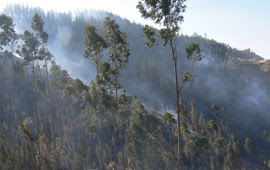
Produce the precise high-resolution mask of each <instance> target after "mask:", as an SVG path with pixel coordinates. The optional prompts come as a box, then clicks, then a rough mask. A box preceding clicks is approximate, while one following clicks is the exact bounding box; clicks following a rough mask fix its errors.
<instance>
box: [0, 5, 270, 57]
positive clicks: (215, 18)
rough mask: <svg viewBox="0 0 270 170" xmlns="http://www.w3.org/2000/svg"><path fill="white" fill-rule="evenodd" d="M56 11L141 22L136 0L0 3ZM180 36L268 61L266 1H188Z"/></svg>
mask: <svg viewBox="0 0 270 170" xmlns="http://www.w3.org/2000/svg"><path fill="white" fill-rule="evenodd" d="M10 3H20V4H25V5H28V6H32V7H41V8H43V9H44V10H56V11H58V12H67V11H75V10H77V9H97V10H105V11H108V12H112V13H115V14H118V15H120V16H122V17H124V18H127V19H129V20H131V21H135V22H138V23H142V24H146V23H149V21H147V20H143V19H142V18H141V16H140V13H139V12H138V10H137V9H136V5H137V3H138V0H0V10H2V9H3V8H4V7H5V6H6V5H7V4H10ZM184 17H185V22H184V23H183V25H182V33H183V34H188V35H192V34H193V33H194V32H196V33H198V34H200V35H203V36H204V34H206V35H207V37H208V38H211V39H215V40H217V41H219V42H224V43H226V44H229V45H231V46H232V47H235V48H238V49H247V48H250V49H251V50H252V51H254V52H256V53H257V54H259V55H261V56H262V57H264V58H268V59H270V0H259V1H258V0H189V1H188V2H187V11H186V13H185V14H184Z"/></svg>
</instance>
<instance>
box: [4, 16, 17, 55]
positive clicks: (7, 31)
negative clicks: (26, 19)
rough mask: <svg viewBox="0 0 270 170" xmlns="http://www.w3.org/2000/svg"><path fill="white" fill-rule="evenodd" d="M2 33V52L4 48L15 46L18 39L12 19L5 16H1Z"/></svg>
mask: <svg viewBox="0 0 270 170" xmlns="http://www.w3.org/2000/svg"><path fill="white" fill-rule="evenodd" d="M1 30H2V31H1ZM0 31H1V32H0V50H2V46H8V45H13V43H14V41H15V40H16V39H17V38H18V37H17V34H16V32H15V29H14V24H13V20H12V18H11V17H9V16H6V15H5V14H1V15H0Z"/></svg>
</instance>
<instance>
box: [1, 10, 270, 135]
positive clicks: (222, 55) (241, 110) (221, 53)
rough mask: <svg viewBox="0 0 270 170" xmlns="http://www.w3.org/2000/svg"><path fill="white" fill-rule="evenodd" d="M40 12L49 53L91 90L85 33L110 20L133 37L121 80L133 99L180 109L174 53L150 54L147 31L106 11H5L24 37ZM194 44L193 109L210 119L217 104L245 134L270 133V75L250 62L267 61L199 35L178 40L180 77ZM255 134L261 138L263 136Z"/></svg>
mask: <svg viewBox="0 0 270 170" xmlns="http://www.w3.org/2000/svg"><path fill="white" fill-rule="evenodd" d="M35 12H37V13H39V14H40V15H41V17H42V18H43V19H44V23H45V24H44V29H45V30H46V31H47V32H48V34H49V37H50V38H49V49H50V50H51V52H52V54H53V55H54V56H55V58H56V63H57V64H60V65H61V66H62V67H63V68H65V69H67V70H68V71H69V73H70V74H71V76H72V77H74V78H80V79H82V80H83V81H84V82H85V84H89V82H90V80H92V79H94V75H95V67H93V66H91V61H90V60H89V59H85V58H84V51H85V45H84V28H85V26H86V25H87V24H89V23H90V24H93V25H95V26H96V28H97V29H98V31H99V32H100V33H101V34H102V33H103V31H104V27H103V21H104V18H105V17H106V16H111V17H112V18H114V19H115V20H116V22H117V23H119V26H120V29H121V30H122V31H123V32H125V33H127V35H128V44H129V48H130V53H131V56H130V57H129V63H128V64H127V66H126V68H125V69H123V70H122V71H121V75H122V76H121V79H120V81H121V82H122V84H123V86H124V88H125V89H126V90H127V93H128V94H130V95H134V96H137V97H138V98H139V99H140V100H141V101H142V102H143V103H144V104H146V106H147V107H148V108H150V109H153V108H155V109H157V110H159V111H161V112H163V108H164V107H163V106H164V104H165V105H167V106H168V107H167V108H168V109H174V108H175V107H174V105H175V103H174V102H175V100H174V98H175V94H174V79H173V69H171V68H172V67H173V63H172V61H171V60H170V59H169V58H168V56H170V55H171V53H170V50H169V48H168V47H165V48H161V47H154V48H152V49H149V48H147V47H146V46H145V42H146V40H145V38H144V37H143V33H142V25H140V24H136V23H131V22H130V21H128V20H127V19H123V18H121V17H120V16H116V15H113V14H111V13H107V12H104V11H81V12H74V13H71V12H70V13H56V12H53V11H49V12H44V11H43V10H41V9H38V8H28V7H22V6H19V5H14V6H8V7H6V8H5V10H4V13H6V14H7V15H9V16H11V17H12V18H13V20H14V23H15V24H16V27H15V28H17V29H18V30H19V31H20V32H21V33H22V32H23V31H24V30H25V29H28V30H31V27H30V23H31V19H32V16H33V15H34V13H35ZM191 43H199V45H200V47H201V49H202V51H203V56H204V58H203V60H202V61H201V62H199V63H196V65H195V67H194V72H195V74H196V78H195V81H194V83H193V84H192V86H190V85H189V84H187V85H186V86H185V88H184V92H183V93H182V95H183V96H182V98H183V99H184V101H185V102H186V103H190V101H191V99H194V101H195V103H197V107H198V109H199V110H200V112H204V113H207V112H209V109H210V106H211V104H216V105H218V106H220V107H221V106H224V107H226V109H227V111H228V114H231V116H228V117H227V118H228V119H231V123H232V124H233V125H235V126H236V127H238V128H235V129H237V130H240V132H241V133H245V132H246V131H253V130H254V128H252V127H253V126H254V125H256V124H258V122H259V121H261V122H260V123H259V124H260V126H262V127H261V128H259V129H261V130H262V129H264V128H267V123H266V122H265V121H264V120H267V119H269V117H270V115H269V113H268V112H267V110H268V109H269V107H268V106H269V102H270V101H269V94H270V89H269V84H270V83H269V80H270V78H269V77H270V76H269V75H270V74H269V73H268V70H263V69H261V68H260V64H255V65H251V64H249V62H248V60H249V59H254V60H255V59H256V60H262V59H263V58H262V57H260V56H258V55H257V54H255V53H254V52H252V51H251V50H250V49H247V50H242V51H241V50H238V49H236V48H232V47H230V46H229V45H227V44H224V43H219V42H217V41H215V40H210V39H207V38H204V37H202V36H200V35H197V34H196V33H194V35H193V36H191V37H190V36H185V35H181V36H180V37H179V38H178V48H179V52H180V54H179V56H180V59H179V62H178V64H179V67H178V68H179V69H180V70H179V71H180V75H179V77H182V76H183V75H184V74H185V73H186V72H188V71H190V70H188V68H190V64H191V63H190V62H189V61H187V60H186V54H185V50H184V49H185V48H186V47H187V46H188V45H189V44H191ZM160 44H162V43H161V42H160ZM104 57H105V58H106V56H104ZM191 87H192V88H191ZM255 117H256V118H259V119H261V120H258V119H256V120H258V122H256V121H254V118H255ZM233 122H234V123H233ZM239 124H241V126H240V127H239ZM242 125H243V126H242ZM246 126H248V127H246ZM268 127H269V126H268ZM249 128H250V129H249ZM254 134H257V135H259V134H258V133H257V131H254Z"/></svg>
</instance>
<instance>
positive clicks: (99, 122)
mask: <svg viewBox="0 0 270 170" xmlns="http://www.w3.org/2000/svg"><path fill="white" fill-rule="evenodd" d="M97 58H98V56H97ZM96 65H97V67H96V69H97V76H98V80H97V81H98V83H97V87H98V94H97V95H98V96H97V97H98V104H97V113H98V116H99V119H98V143H99V150H100V151H99V152H100V153H99V155H100V156H99V170H103V169H104V166H103V147H102V140H101V138H102V134H101V119H102V117H101V115H100V114H101V113H100V95H99V93H100V91H99V90H100V87H99V70H98V69H99V63H98V62H97V63H96Z"/></svg>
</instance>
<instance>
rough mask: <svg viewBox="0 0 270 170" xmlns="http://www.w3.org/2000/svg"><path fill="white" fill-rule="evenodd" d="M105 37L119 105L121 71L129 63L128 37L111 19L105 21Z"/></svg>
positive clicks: (107, 18)
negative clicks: (119, 77)
mask: <svg viewBox="0 0 270 170" xmlns="http://www.w3.org/2000/svg"><path fill="white" fill-rule="evenodd" d="M104 29H105V32H104V35H105V38H106V42H107V44H108V46H109V57H110V61H111V62H112V63H113V65H114V67H113V75H114V88H115V100H116V105H118V101H117V97H118V89H119V88H120V84H119V83H118V76H119V71H120V69H121V68H123V67H124V66H125V65H126V63H127V62H128V56H129V55H130V54H129V49H128V44H127V41H126V39H127V35H126V34H125V33H123V32H121V31H120V29H119V25H118V24H117V23H116V22H115V20H113V19H111V18H110V17H106V18H105V21H104Z"/></svg>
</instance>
